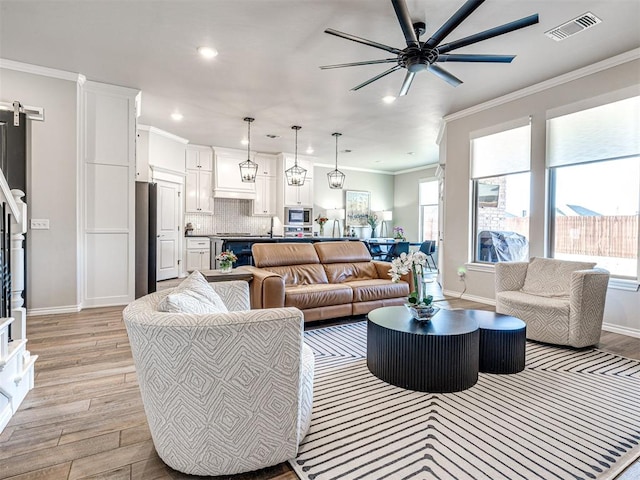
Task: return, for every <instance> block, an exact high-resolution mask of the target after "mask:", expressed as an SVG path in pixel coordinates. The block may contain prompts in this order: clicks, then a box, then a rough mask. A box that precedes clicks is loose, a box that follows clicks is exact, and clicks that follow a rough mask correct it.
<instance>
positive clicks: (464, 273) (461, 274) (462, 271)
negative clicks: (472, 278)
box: [458, 267, 467, 282]
mask: <svg viewBox="0 0 640 480" xmlns="http://www.w3.org/2000/svg"><path fill="white" fill-rule="evenodd" d="M466 276H467V271H466V270H465V269H464V267H460V268H459V269H458V279H459V280H460V281H461V282H464V279H465V277H466Z"/></svg>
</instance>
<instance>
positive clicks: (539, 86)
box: [443, 48, 640, 123]
mask: <svg viewBox="0 0 640 480" xmlns="http://www.w3.org/2000/svg"><path fill="white" fill-rule="evenodd" d="M639 58H640V48H635V49H633V50H630V51H628V52H625V53H621V54H620V55H616V56H615V57H611V58H607V59H606V60H602V61H601V62H597V63H594V64H592V65H588V66H586V67H583V68H579V69H578V70H574V71H572V72H569V73H565V74H564V75H560V76H558V77H554V78H551V79H549V80H545V81H543V82H540V83H536V84H535V85H530V86H528V87H525V88H523V89H521V90H516V91H515V92H511V93H508V94H507V95H503V96H501V97H498V98H494V99H493V100H489V101H487V102H484V103H480V104H478V105H474V106H473V107H469V108H465V109H464V110H460V111H458V112H455V113H451V114H449V115H446V116H445V117H444V118H443V120H444V122H445V123H447V122H450V121H453V120H458V119H460V118H464V117H468V116H469V115H474V114H476V113H479V112H482V111H484V110H487V109H489V108H493V107H497V106H499V105H503V104H505V103H508V102H512V101H514V100H519V99H520V98H524V97H527V96H529V95H533V94H535V93H539V92H542V91H544V90H548V89H550V88H553V87H557V86H558V85H563V84H565V83H568V82H572V81H574V80H577V79H579V78H582V77H586V76H588V75H593V74H594V73H598V72H601V71H603V70H607V69H609V68H613V67H617V66H618V65H622V64H624V63H628V62H631V61H633V60H638V59H639Z"/></svg>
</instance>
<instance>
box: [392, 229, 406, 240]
mask: <svg viewBox="0 0 640 480" xmlns="http://www.w3.org/2000/svg"><path fill="white" fill-rule="evenodd" d="M393 238H394V239H395V240H404V239H405V236H404V228H402V227H393Z"/></svg>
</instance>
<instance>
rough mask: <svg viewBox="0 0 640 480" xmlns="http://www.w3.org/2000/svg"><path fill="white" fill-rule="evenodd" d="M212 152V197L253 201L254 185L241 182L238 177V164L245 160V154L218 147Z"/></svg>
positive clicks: (254, 195)
mask: <svg viewBox="0 0 640 480" xmlns="http://www.w3.org/2000/svg"><path fill="white" fill-rule="evenodd" d="M214 150H215V158H214V184H213V195H214V197H216V198H244V199H249V200H253V199H255V198H256V185H255V183H253V182H243V181H242V178H241V177H240V167H239V164H240V163H241V162H244V161H245V160H246V159H247V152H246V151H242V150H236V149H231V148H218V147H216V148H215V149H214ZM252 160H253V159H252Z"/></svg>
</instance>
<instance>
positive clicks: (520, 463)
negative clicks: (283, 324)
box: [291, 322, 640, 480]
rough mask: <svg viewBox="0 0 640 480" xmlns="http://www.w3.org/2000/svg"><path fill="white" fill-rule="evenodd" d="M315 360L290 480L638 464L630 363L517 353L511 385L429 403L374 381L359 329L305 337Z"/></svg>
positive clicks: (573, 473) (500, 383)
mask: <svg viewBox="0 0 640 480" xmlns="http://www.w3.org/2000/svg"><path fill="white" fill-rule="evenodd" d="M305 341H306V342H307V343H308V344H309V345H310V346H311V347H312V348H313V350H314V352H315V355H316V371H315V384H314V389H315V392H314V405H313V418H312V421H311V428H310V430H309V433H308V434H307V436H306V438H305V440H304V441H303V443H302V445H301V446H300V451H299V454H298V457H297V458H296V459H295V460H292V461H291V464H292V466H293V468H294V470H295V471H296V473H297V474H298V476H299V477H300V478H302V479H310V480H325V479H349V480H351V479H394V480H395V479H409V478H411V479H425V480H426V479H442V480H449V479H489V480H497V479H523V480H530V479H544V480H547V479H572V480H576V479H611V478H614V477H615V475H616V474H618V473H620V471H621V470H622V469H623V468H624V467H625V466H627V465H628V464H629V463H631V462H632V461H633V460H634V459H635V458H637V457H638V456H639V455H640V446H639V444H640V362H637V361H634V360H629V359H626V358H623V357H618V356H615V355H611V354H608V353H604V352H600V351H598V350H583V351H576V350H571V349H565V348H560V347H553V346H547V345H540V344H536V343H532V342H530V343H528V344H527V367H526V368H525V370H524V371H523V372H521V373H518V374H516V375H490V374H483V373H481V374H480V378H479V380H478V383H477V384H476V385H475V386H473V387H472V388H470V389H468V390H465V391H463V392H457V393H446V394H442V393H438V394H429V393H421V392H414V391H410V390H404V389H402V388H398V387H394V386H392V385H389V384H387V383H385V382H383V381H381V380H379V379H377V378H376V377H374V376H373V375H372V374H371V373H370V372H369V370H368V369H367V365H366V343H367V331H366V322H360V323H356V324H351V325H344V326H336V327H330V328H324V329H319V330H312V331H308V332H306V333H305Z"/></svg>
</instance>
